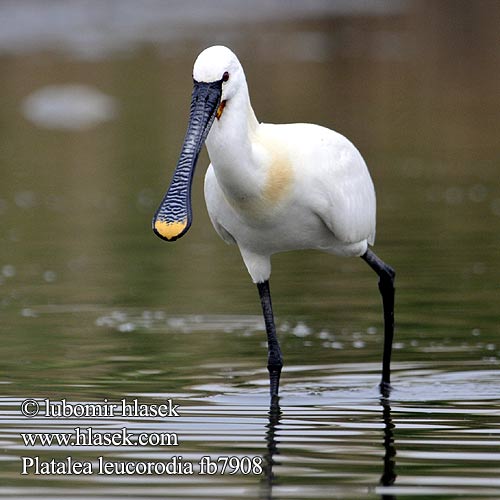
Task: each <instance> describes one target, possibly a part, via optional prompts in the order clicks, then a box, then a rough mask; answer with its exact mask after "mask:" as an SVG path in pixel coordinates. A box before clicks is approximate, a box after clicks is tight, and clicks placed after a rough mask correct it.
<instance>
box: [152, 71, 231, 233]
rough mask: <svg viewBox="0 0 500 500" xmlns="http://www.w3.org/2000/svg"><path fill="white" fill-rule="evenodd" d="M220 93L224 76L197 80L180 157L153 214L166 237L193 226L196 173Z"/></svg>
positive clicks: (160, 231) (154, 228) (185, 230)
mask: <svg viewBox="0 0 500 500" xmlns="http://www.w3.org/2000/svg"><path fill="white" fill-rule="evenodd" d="M221 94H222V80H218V81H216V82H210V83H203V82H201V83H200V82H197V81H195V82H194V88H193V94H192V96H191V110H190V114H189V125H188V129H187V132H186V137H185V138H184V144H183V145H182V150H181V154H180V156H179V161H178V163H177V167H176V169H175V172H174V176H173V178H172V182H171V183H170V187H169V188H168V191H167V194H166V195H165V197H164V198H163V201H162V202H161V204H160V206H159V208H158V210H157V211H156V213H155V215H154V217H153V230H154V232H155V233H156V235H157V236H159V237H160V238H162V239H164V240H167V241H175V240H176V239H177V238H180V237H181V236H183V235H184V234H185V233H186V232H187V231H188V229H189V228H190V226H191V221H192V210H191V184H192V182H193V173H194V169H195V166H196V161H197V160H198V155H199V154H200V151H201V148H202V147H203V143H204V142H205V139H206V137H207V135H208V132H209V131H210V127H211V126H212V123H213V121H214V118H215V114H216V112H217V109H218V107H219V105H220V99H221Z"/></svg>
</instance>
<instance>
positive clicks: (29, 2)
mask: <svg viewBox="0 0 500 500" xmlns="http://www.w3.org/2000/svg"><path fill="white" fill-rule="evenodd" d="M499 26H500V2H499V1H497V0H481V1H471V0H439V1H437V0H280V1H278V0H252V1H251V2H249V1H246V0H210V1H209V2H208V1H204V0H0V330H1V342H0V386H1V387H2V396H3V397H2V398H1V399H0V409H1V412H0V415H1V416H2V419H3V420H2V422H3V423H4V424H5V425H2V429H3V431H2V433H1V434H0V442H1V443H2V451H5V454H4V455H2V464H3V465H2V473H1V474H0V477H1V479H2V484H3V485H4V486H3V489H2V490H1V491H0V495H7V496H8V497H9V495H12V496H15V497H16V498H18V497H22V498H34V497H36V498H40V495H42V496H43V495H45V496H47V497H48V498H56V497H60V498H69V497H71V498H73V497H74V494H75V491H77V495H80V496H81V495H87V496H88V497H92V496H95V495H96V494H97V493H99V492H101V489H100V487H102V486H104V487H105V488H106V490H105V491H106V494H107V495H108V496H109V495H110V494H113V495H115V496H116V497H119V498H122V497H123V496H124V495H125V496H126V495H132V494H134V493H135V494H137V495H138V496H140V497H141V498H145V497H146V496H152V497H155V498H157V497H158V495H160V494H161V496H163V497H165V498H167V497H168V498H179V497H180V496H182V497H183V498H185V497H186V498H187V496H189V495H191V496H190V498H208V497H209V495H211V494H213V497H214V498H215V497H216V498H219V499H220V498H235V491H237V492H238V493H237V495H238V497H241V498H243V497H245V498H256V497H257V495H256V493H255V490H256V489H257V487H258V484H259V482H260V481H261V479H260V478H259V477H247V476H241V475H236V476H224V477H222V476H221V477H218V478H204V477H201V478H198V477H193V478H190V477H186V478H178V479H174V478H170V477H164V478H156V479H157V480H155V481H153V480H152V479H151V478H150V477H146V476H144V477H143V478H138V477H136V476H134V477H117V476H112V477H111V476H110V477H109V478H105V479H103V478H100V477H97V476H96V477H90V478H81V477H80V476H78V477H76V478H67V477H63V476H61V477H60V478H55V477H53V476H47V477H45V478H43V477H38V478H35V477H32V476H29V477H28V476H20V475H19V468H20V465H19V464H20V459H19V457H20V456H22V455H25V454H26V453H28V454H31V455H32V454H33V453H35V452H36V453H38V452H39V451H40V450H34V449H27V448H26V446H24V444H23V442H22V441H21V440H20V437H19V432H20V430H22V429H25V430H26V429H29V430H30V431H33V430H42V431H47V429H49V430H53V429H54V427H53V425H54V424H53V422H44V420H43V418H41V419H38V420H37V419H34V420H30V419H26V418H22V416H21V415H20V414H19V401H20V400H22V399H24V398H27V397H40V398H46V397H49V398H52V399H56V400H57V399H60V398H62V397H66V398H68V399H69V400H70V401H102V399H103V398H109V400H120V399H121V398H130V397H132V396H134V397H139V398H141V401H149V400H152V401H153V402H155V403H157V402H158V399H159V398H163V399H165V398H169V397H171V398H174V399H175V402H176V403H178V404H180V405H181V408H182V409H183V411H185V412H186V413H183V414H182V415H184V417H183V418H182V419H179V421H178V422H177V421H176V423H175V426H174V427H172V428H169V429H168V430H169V431H170V430H174V431H178V432H179V437H180V440H181V442H182V446H181V448H182V451H181V448H179V450H176V453H177V452H179V453H182V454H185V455H186V456H189V457H197V456H202V455H204V454H207V453H211V454H212V455H214V456H215V455H216V454H219V455H233V454H236V455H238V454H239V455H254V454H257V455H266V456H267V454H269V453H272V452H273V450H275V448H276V447H278V448H280V453H281V455H280V457H277V464H276V467H275V471H274V474H275V476H273V473H272V470H271V469H270V470H271V474H270V475H269V474H268V478H267V479H268V483H267V484H268V487H269V488H268V489H272V483H273V481H274V479H273V478H274V477H276V478H279V484H281V485H282V488H281V489H280V488H278V493H279V492H281V494H280V496H279V497H280V498H285V497H286V498H292V497H293V498H299V497H298V496H297V495H299V494H302V495H303V496H302V497H303V498H308V499H310V500H312V499H316V498H331V497H332V494H334V493H332V492H335V494H334V496H337V497H338V498H345V499H348V498H355V499H358V500H359V498H362V497H363V498H364V497H365V496H364V495H367V496H368V497H369V498H374V494H373V492H374V491H375V489H376V488H377V485H378V484H379V481H380V477H381V475H382V464H383V462H382V456H385V462H384V464H385V466H386V468H387V466H389V472H387V471H386V472H385V473H384V474H385V476H383V477H386V480H385V481H386V482H384V479H382V482H383V484H391V482H392V481H393V480H394V477H395V476H394V460H395V459H397V461H398V465H397V467H396V471H397V474H398V479H397V483H396V486H398V485H402V487H403V488H405V485H406V488H409V489H407V490H406V491H407V492H408V491H410V492H411V493H415V495H420V496H421V495H425V496H426V498H431V489H430V488H427V489H426V490H422V489H420V488H421V486H422V484H427V485H428V486H432V488H434V489H432V492H434V493H435V494H436V498H437V497H439V498H445V496H443V495H444V493H443V492H448V493H449V492H450V491H452V492H453V493H456V495H458V496H461V494H462V493H463V492H464V488H465V489H466V490H467V492H468V494H469V497H470V498H477V496H478V495H479V494H480V493H479V490H478V488H479V487H480V488H481V495H483V497H484V498H486V497H487V496H488V495H490V496H488V498H497V497H498V488H496V489H495V485H496V486H498V463H499V462H498V460H499V456H498V453H494V452H493V451H494V449H498V442H496V441H495V440H494V439H493V438H494V436H495V435H497V436H498V418H495V416H498V379H499V369H498V366H499V360H500V344H499V340H498V339H499V334H500V313H499V310H498V296H499V291H500V270H499V256H500V253H499V247H500V183H499V167H500V161H499V157H500V141H499V118H500V39H499ZM214 44H225V45H227V46H229V47H230V48H232V49H233V50H234V51H235V52H236V53H237V55H238V56H239V58H240V60H241V62H242V64H243V67H244V68H245V71H246V75H247V80H248V83H249V89H250V95H251V99H252V103H253V107H254V109H255V112H256V115H257V117H258V118H259V119H260V120H261V121H265V122H276V123H285V122H313V123H319V124H321V125H324V126H326V127H329V128H332V129H335V130H337V131H338V132H340V133H342V134H344V135H346V136H347V137H348V138H349V139H351V141H352V142H353V143H354V144H355V145H356V146H357V147H358V148H359V150H360V151H361V153H362V154H363V156H364V158H365V160H366V162H367V164H368V166H369V168H370V171H371V174H372V177H373V179H374V182H375V186H376V191H377V199H378V208H377V209H378V214H377V218H378V226H377V241H376V246H375V251H376V253H377V254H378V255H379V256H380V257H381V258H382V259H384V260H385V261H387V262H388V263H389V264H391V265H392V266H393V267H395V269H396V271H397V295H396V338H395V344H394V356H393V360H394V361H393V383H394V385H395V387H396V390H395V391H394V395H393V399H392V404H393V412H394V414H395V419H394V424H393V423H392V420H391V414H390V410H391V408H390V407H389V406H388V402H385V406H384V410H383V419H382V409H381V407H380V406H379V400H378V392H377V389H376V387H377V384H378V381H379V375H380V358H381V351H382V340H383V339H382V337H383V335H382V312H381V305H380V298H379V294H378V290H377V286H376V276H375V275H374V274H373V273H372V272H371V271H370V270H369V269H368V267H367V266H366V265H365V263H364V262H362V261H361V259H341V258H337V257H334V256H330V255H327V254H322V253H320V252H312V251H304V252H291V253H286V254H281V255H277V256H275V257H274V258H273V274H272V279H271V288H272V291H273V305H274V309H275V313H276V321H277V327H278V329H279V336H280V341H281V343H282V348H283V352H284V357H285V369H284V371H283V375H282V380H281V394H282V400H281V404H282V408H283V412H284V413H283V415H284V419H283V421H282V422H281V424H279V425H277V422H274V423H272V422H270V421H269V419H268V416H267V410H268V407H267V405H268V397H267V391H268V385H267V384H268V380H267V372H266V368H265V359H266V358H265V357H266V346H265V341H264V340H265V336H264V326H263V321H262V317H261V311H260V304H259V301H258V296H257V291H256V290H255V287H254V286H253V285H252V283H251V281H250V278H249V276H248V274H247V272H246V270H245V268H244V265H243V263H242V261H241V258H240V256H239V252H238V251H237V249H236V248H235V247H229V246H227V245H225V244H224V243H223V242H222V240H220V239H219V237H218V236H217V235H216V233H215V231H214V230H213V228H212V226H211V224H210V221H209V219H208V215H207V212H206V208H205V203H204V200H203V176H204V171H205V168H206V166H207V165H208V157H207V154H206V152H205V151H203V153H202V155H201V156H200V160H199V162H198V167H197V172H196V175H195V179H194V185H193V195H194V222H193V226H192V228H191V230H190V232H189V234H188V235H186V236H185V237H184V238H182V239H181V240H179V241H177V242H175V243H174V244H169V243H165V242H164V241H161V240H160V239H158V238H157V237H155V236H154V234H153V232H152V230H151V218H152V216H153V213H154V212H155V210H156V208H157V206H158V204H159V203H160V201H161V199H162V197H163V195H164V192H165V190H166V189H167V187H168V185H169V183H170V178H171V175H172V172H173V169H174V167H175V165H176V162H177V158H178V154H179V152H180V147H181V144H182V140H183V137H184V133H185V129H186V125H187V119H188V108H189V102H190V95H191V88H192V77H191V70H192V65H193V62H194V60H195V58H196V56H197V55H198V53H199V52H200V51H201V50H203V49H204V48H206V47H207V46H210V45H214ZM190 411H191V413H189V412H190ZM77 422H78V421H74V420H73V421H66V422H64V423H63V422H58V427H57V428H58V429H60V428H63V429H67V430H68V429H69V431H70V432H71V431H72V429H73V427H74V425H76V423H77ZM78 423H80V424H81V425H88V422H78ZM99 424H100V426H101V427H103V426H104V427H106V428H113V426H116V425H117V423H116V422H113V421H111V420H109V421H103V422H99ZM169 424H170V423H169ZM122 425H127V426H128V427H129V428H132V429H137V428H139V429H141V430H143V429H146V430H150V429H153V430H155V429H156V430H158V429H161V430H164V429H163V427H162V425H163V424H162V423H158V422H156V421H154V420H150V421H145V420H137V421H135V420H133V421H128V422H125V423H122ZM172 425H174V424H172ZM276 426H277V431H276V434H277V436H278V439H277V441H278V444H276V443H275V442H273V441H272V440H273V439H274V431H275V429H274V427H276ZM394 426H395V427H394ZM383 429H385V430H384V431H383ZM383 432H385V434H384V436H385V437H384V436H383ZM265 439H267V445H266V441H265ZM497 441H498V440H497ZM280 443H283V444H280ZM266 446H267V447H266ZM383 446H385V452H384V448H383ZM395 447H397V450H398V451H397V455H396V452H395ZM495 447H496V448H495ZM266 450H267V451H266ZM332 450H334V451H332ZM44 453H45V454H46V455H47V456H48V457H49V458H50V457H53V456H59V457H60V458H65V457H66V456H67V454H68V450H67V449H58V450H56V449H50V450H45V451H44ZM71 453H72V456H75V457H76V458H81V459H85V460H86V459H89V458H91V459H94V460H96V457H97V455H100V454H106V456H108V457H111V456H112V457H114V458H116V457H118V458H119V459H121V460H123V459H124V458H125V457H126V458H128V459H137V457H138V456H140V457H142V458H144V457H145V458H147V459H154V458H158V457H160V458H165V457H168V455H169V454H170V455H171V454H172V453H173V452H171V450H166V451H161V450H158V449H157V448H154V447H150V448H147V449H146V448H144V449H143V450H141V453H142V455H141V454H139V455H138V454H137V453H135V454H134V450H133V449H132V451H130V450H123V449H120V448H113V449H110V448H93V449H79V450H75V449H73V450H71ZM384 453H385V455H384ZM395 457H396V458H395ZM267 460H268V462H269V463H271V461H272V456H271V458H269V457H268V458H267ZM280 463H282V464H283V465H281V466H280ZM387 478H389V479H387ZM184 480H185V481H184ZM425 481H427V483H425ZM42 487H43V489H42ZM176 488H177V489H176ZM235 488H237V489H235ZM334 488H335V489H334ZM450 488H454V489H453V490H450ZM160 489H161V491H160ZM387 491H389V490H387ZM387 491H386V492H387ZM400 491H405V490H404V489H403V490H400ZM244 492H246V493H245V494H244ZM299 492H301V493H299ZM392 492H393V490H390V497H391V498H395V496H394V497H393V495H392ZM240 493H241V494H240ZM30 495H32V496H30ZM287 495H289V496H287ZM450 495H451V493H450ZM12 496H10V497H9V498H11V497H12ZM382 496H383V498H389V496H384V494H383V493H382ZM100 497H102V495H100ZM210 498H212V497H210ZM262 498H266V499H269V498H271V493H266V494H265V495H263V496H262ZM273 498H275V497H273ZM276 498H277V497H276ZM446 498H451V497H446ZM453 498H456V496H453Z"/></svg>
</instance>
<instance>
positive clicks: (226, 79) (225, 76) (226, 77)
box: [222, 71, 229, 82]
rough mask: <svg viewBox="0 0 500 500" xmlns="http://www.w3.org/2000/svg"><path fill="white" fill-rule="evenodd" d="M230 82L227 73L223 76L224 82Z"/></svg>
mask: <svg viewBox="0 0 500 500" xmlns="http://www.w3.org/2000/svg"><path fill="white" fill-rule="evenodd" d="M228 80H229V73H228V72H227V71H225V72H224V74H223V75H222V81H223V82H227V81H228Z"/></svg>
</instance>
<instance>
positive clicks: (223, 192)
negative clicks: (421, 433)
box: [153, 46, 395, 398]
mask: <svg viewBox="0 0 500 500" xmlns="http://www.w3.org/2000/svg"><path fill="white" fill-rule="evenodd" d="M193 80H194V88H193V93H192V98H191V110H190V117H189V125H188V130H187V133H186V137H185V139H184V144H183V146H182V151H181V154H180V157H179V162H178V164H177V168H176V169H175V172H174V175H173V179H172V182H171V184H170V187H169V189H168V191H167V193H166V195H165V197H164V199H163V201H162V203H161V205H160V207H159V208H158V210H157V211H156V213H155V215H154V218H153V229H154V231H155V233H156V234H157V235H158V236H159V237H160V238H162V239H164V240H167V241H174V240H176V239H177V238H180V237H181V236H182V235H184V234H185V233H186V232H187V230H188V229H189V227H190V225H191V220H192V212H191V184H192V179H193V173H194V169H195V165H196V162H197V159H198V155H199V153H200V150H201V148H202V146H203V144H204V143H206V145H207V149H208V155H209V157H210V161H211V164H210V166H209V167H208V170H207V173H206V176H205V199H206V203H207V208H208V213H209V215H210V219H211V221H212V224H213V226H214V228H215V230H216V231H217V233H218V234H219V236H220V237H221V238H222V239H223V240H224V241H226V242H227V243H235V244H236V245H238V248H239V249H240V252H241V256H242V257H243V261H244V262H245V265H246V267H247V269H248V272H249V273H250V276H251V277H252V280H253V281H254V283H256V284H257V288H258V291H259V295H260V301H261V305H262V311H263V315H264V320H265V325H266V331H267V342H268V365H267V367H268V370H269V377H270V390H271V397H272V398H274V397H276V396H277V395H278V389H279V379H280V374H281V368H282V366H283V360H282V354H281V349H280V345H279V342H278V338H277V335H276V329H275V324H274V318H273V310H272V305H271V295H270V290H269V277H270V274H271V255H273V254H275V253H277V252H283V251H287V250H296V249H318V250H322V251H324V252H329V253H333V254H337V255H341V256H356V257H361V258H362V259H363V260H365V261H366V262H367V263H368V265H369V266H370V267H371V268H372V269H373V270H374V271H375V272H376V273H377V274H378V276H379V289H380V292H381V295H382V303H383V310H384V351H383V361H382V381H381V384H380V388H381V392H382V394H383V395H387V394H388V393H389V388H390V358H391V349H392V339H393V332H394V276H395V272H394V270H393V269H392V268H391V267H390V266H388V265H387V264H385V263H384V262H383V261H382V260H381V259H379V258H378V257H377V256H376V255H375V253H374V252H373V251H372V250H371V249H370V248H369V247H368V245H373V243H374V240H375V212H376V209H375V190H374V187H373V183H372V180H371V177H370V174H369V172H368V169H367V167H366V164H365V162H364V160H363V158H362V156H361V154H360V153H359V151H358V150H357V149H356V148H355V147H354V146H353V144H352V143H351V142H350V141H348V140H347V139H346V138H345V137H344V136H342V135H340V134H338V133H337V132H334V131H333V130H329V129H327V128H325V127H321V126H319V125H312V124H308V123H295V124H287V125H272V124H268V123H259V122H258V121H257V118H256V117H255V113H254V111H253V109H252V106H251V104H250V98H249V94H248V86H247V82H246V78H245V74H244V72H243V68H242V66H241V64H240V62H239V61H238V59H237V57H236V56H235V54H234V53H233V52H232V51H231V50H229V49H228V48H226V47H223V46H214V47H210V48H208V49H206V50H204V51H203V52H202V53H201V54H200V55H199V56H198V58H197V59H196V62H195V64H194V68H193Z"/></svg>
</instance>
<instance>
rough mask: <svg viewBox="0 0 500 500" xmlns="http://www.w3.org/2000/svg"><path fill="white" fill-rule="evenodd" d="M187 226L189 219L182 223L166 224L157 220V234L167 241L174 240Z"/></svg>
mask: <svg viewBox="0 0 500 500" xmlns="http://www.w3.org/2000/svg"><path fill="white" fill-rule="evenodd" d="M186 226H187V219H184V220H182V221H180V222H165V221H160V220H157V221H156V222H155V230H156V232H157V233H158V234H159V235H160V236H162V237H163V238H165V239H166V240H172V239H175V238H177V237H178V236H179V234H181V233H182V231H184V229H185V228H186Z"/></svg>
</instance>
